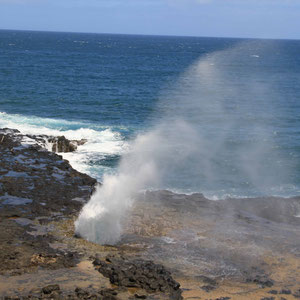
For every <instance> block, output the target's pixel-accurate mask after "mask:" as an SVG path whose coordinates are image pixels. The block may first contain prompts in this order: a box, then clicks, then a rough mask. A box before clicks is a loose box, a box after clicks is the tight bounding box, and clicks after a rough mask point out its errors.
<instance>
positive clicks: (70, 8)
mask: <svg viewBox="0 0 300 300" xmlns="http://www.w3.org/2000/svg"><path fill="white" fill-rule="evenodd" d="M0 29H20V30H46V31H71V32H96V33H125V34H151V35H179V36H181V35H183V36H214V37H250V38H285V39H300V0H0Z"/></svg>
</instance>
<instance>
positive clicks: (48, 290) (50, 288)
mask: <svg viewBox="0 0 300 300" xmlns="http://www.w3.org/2000/svg"><path fill="white" fill-rule="evenodd" d="M59 290H60V287H59V285H58V284H50V285H47V286H45V287H43V288H42V292H43V293H44V294H51V293H52V292H54V291H59Z"/></svg>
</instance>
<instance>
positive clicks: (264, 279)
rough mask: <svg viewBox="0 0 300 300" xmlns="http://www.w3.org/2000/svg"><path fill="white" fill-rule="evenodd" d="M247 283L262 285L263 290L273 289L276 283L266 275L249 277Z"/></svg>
mask: <svg viewBox="0 0 300 300" xmlns="http://www.w3.org/2000/svg"><path fill="white" fill-rule="evenodd" d="M246 281H247V282H253V283H256V284H258V285H260V286H261V287H262V288H265V287H271V286H273V285H274V281H273V280H272V279H270V278H269V277H268V276H267V275H266V274H256V275H252V276H250V277H248V278H247V279H246Z"/></svg>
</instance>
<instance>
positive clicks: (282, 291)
mask: <svg viewBox="0 0 300 300" xmlns="http://www.w3.org/2000/svg"><path fill="white" fill-rule="evenodd" d="M291 293H292V291H291V290H290V289H282V290H281V291H280V292H279V294H284V295H290V294H291Z"/></svg>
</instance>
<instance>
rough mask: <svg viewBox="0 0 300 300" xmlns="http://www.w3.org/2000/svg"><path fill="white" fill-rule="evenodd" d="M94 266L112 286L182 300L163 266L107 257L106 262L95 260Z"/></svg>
mask: <svg viewBox="0 0 300 300" xmlns="http://www.w3.org/2000/svg"><path fill="white" fill-rule="evenodd" d="M94 265H95V266H96V267H97V269H98V270H99V272H100V273H101V274H102V275H104V276H105V277H108V278H109V280H110V282H111V283H112V284H114V285H117V286H121V287H134V288H141V289H144V290H146V291H147V292H149V293H154V292H162V293H167V294H169V295H170V297H171V298H172V299H182V297H181V289H180V284H179V283H178V282H176V281H175V280H174V279H173V278H172V276H171V273H170V272H169V271H167V270H166V268H165V267H164V266H162V265H160V264H155V263H154V262H153V261H150V260H143V259H125V258H124V257H119V258H117V257H112V256H108V257H107V258H106V261H103V260H99V259H95V261H94Z"/></svg>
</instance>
